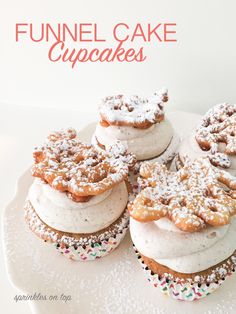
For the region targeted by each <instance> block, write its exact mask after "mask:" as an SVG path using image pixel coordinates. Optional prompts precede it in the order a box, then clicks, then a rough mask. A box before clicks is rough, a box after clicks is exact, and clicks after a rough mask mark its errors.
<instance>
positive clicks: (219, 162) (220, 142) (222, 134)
mask: <svg viewBox="0 0 236 314" xmlns="http://www.w3.org/2000/svg"><path fill="white" fill-rule="evenodd" d="M185 156H187V157H188V158H190V159H192V160H193V159H195V158H198V157H200V156H208V157H209V159H210V161H211V163H212V164H213V165H215V166H216V167H220V168H224V169H225V170H226V171H228V172H230V173H231V174H233V175H236V105H230V104H227V103H223V104H219V105H216V106H214V107H213V108H212V109H210V110H209V111H208V112H207V113H206V114H205V115H204V116H203V118H202V119H201V122H200V124H199V126H198V127H197V128H196V129H195V130H194V132H193V133H192V134H191V135H190V136H189V137H187V138H186V139H185V140H184V141H183V142H182V143H181V145H180V147H179V154H178V156H177V157H176V161H175V163H176V167H177V168H179V167H180V166H181V164H183V163H184V159H185Z"/></svg>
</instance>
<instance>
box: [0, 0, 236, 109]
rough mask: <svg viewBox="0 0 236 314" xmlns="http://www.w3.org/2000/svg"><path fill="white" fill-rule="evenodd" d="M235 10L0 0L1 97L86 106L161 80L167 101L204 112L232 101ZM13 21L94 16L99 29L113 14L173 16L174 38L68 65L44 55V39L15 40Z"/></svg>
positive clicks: (205, 0) (188, 4)
mask: <svg viewBox="0 0 236 314" xmlns="http://www.w3.org/2000/svg"><path fill="white" fill-rule="evenodd" d="M235 11H236V5H235V1H234V0H227V1H223V0H198V1H191V0H190V1H188V0H178V1H174V0H172V1H170V0H163V1H158V0H153V1H151V0H145V1H137V0H136V1H135V0H130V1H125V0H119V1H109V0H107V1H106V0H99V1H80V0H70V1H62V0H50V1H46V0H43V1H42V0H40V1H35V0H18V1H16V0H15V1H13V0H8V1H6V0H5V1H3V0H1V18H0V26H1V33H2V34H1V35H2V36H1V37H2V39H1V59H0V76H1V78H0V100H1V101H2V102H5V103H9V104H10V103H17V104H19V105H20V104H23V105H30V106H44V107H49V106H50V107H55V108H58V107H66V108H69V107H70V108H74V109H75V108H76V109H79V110H81V111H87V112H91V111H95V110H96V107H97V104H98V102H99V100H100V98H101V97H103V96H105V95H109V94H113V93H128V94H135V93H138V94H141V95H149V94H151V93H152V92H153V91H155V90H156V89H158V88H159V87H162V86H167V87H168V88H169V93H170V103H169V108H170V109H180V108H181V109H184V110H192V111H198V112H204V111H205V110H206V108H209V107H211V106H213V105H214V104H216V103H219V102H223V101H228V102H235V98H236V97H235V96H236V91H235V73H236V62H235V50H236V40H235V30H236V19H235ZM17 22H18V23H24V22H26V23H31V22H32V23H33V24H34V25H35V26H36V27H37V25H38V26H39V25H40V23H42V22H44V23H53V22H54V23H58V22H61V23H62V22H65V23H75V22H77V23H79V22H91V23H94V22H96V23H97V24H98V29H99V33H101V35H102V36H103V35H104V36H106V37H109V36H110V34H111V32H112V26H113V25H115V24H116V23H119V22H126V23H128V24H130V25H134V24H135V23H138V22H140V23H142V24H143V25H145V23H148V22H149V23H153V24H156V23H159V22H176V23H177V38H178V43H166V44H164V43H161V44H160V43H158V42H153V43H151V44H149V45H147V46H146V48H145V51H146V54H147V55H148V59H147V61H146V62H144V63H135V62H134V63H107V64H105V63H90V64H89V63H85V64H79V65H77V66H76V67H75V68H74V69H73V70H72V69H71V67H70V65H69V64H64V63H52V62H50V61H49V60H48V58H47V53H48V49H49V47H50V44H49V43H32V42H30V41H28V40H24V41H21V42H19V43H16V42H15V23H17ZM109 44H111V41H109V40H108V42H107V45H109ZM137 45H139V42H137ZM77 46H78V47H79V46H80V44H79V43H78V44H75V47H77Z"/></svg>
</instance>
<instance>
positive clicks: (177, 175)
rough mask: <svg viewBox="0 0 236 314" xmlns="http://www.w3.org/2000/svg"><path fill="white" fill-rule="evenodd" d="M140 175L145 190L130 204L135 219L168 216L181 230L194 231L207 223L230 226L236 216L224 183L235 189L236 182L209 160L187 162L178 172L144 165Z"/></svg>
mask: <svg viewBox="0 0 236 314" xmlns="http://www.w3.org/2000/svg"><path fill="white" fill-rule="evenodd" d="M140 174H141V176H142V178H141V179H140V180H139V181H140V182H141V186H142V187H145V186H146V188H144V189H143V191H141V192H140V194H139V195H138V196H137V197H136V199H135V200H134V202H133V203H131V205H130V211H131V216H132V217H133V218H134V219H137V220H139V221H144V222H145V221H150V220H157V219H160V218H161V217H164V216H166V215H167V216H168V217H169V218H170V219H171V220H172V221H173V222H174V223H175V225H176V226H177V227H179V228H180V229H181V230H183V231H188V232H193V231H198V230H200V229H202V228H204V227H205V226H206V224H211V225H215V226H217V225H224V224H227V223H229V219H230V216H231V215H234V214H235V208H236V200H235V199H234V196H233V195H232V193H230V192H226V191H224V189H223V187H222V183H223V184H225V185H226V186H227V187H228V189H229V190H231V189H232V190H236V179H235V177H233V176H231V175H230V174H229V173H226V172H224V171H222V170H219V169H217V168H215V167H213V166H212V165H211V164H210V162H209V160H208V159H207V158H200V159H198V160H195V161H194V162H190V161H189V160H187V161H186V163H185V165H184V167H183V168H181V169H180V170H179V171H178V172H170V171H168V170H167V168H166V167H165V166H164V165H159V164H158V163H144V164H143V165H142V166H141V169H140Z"/></svg>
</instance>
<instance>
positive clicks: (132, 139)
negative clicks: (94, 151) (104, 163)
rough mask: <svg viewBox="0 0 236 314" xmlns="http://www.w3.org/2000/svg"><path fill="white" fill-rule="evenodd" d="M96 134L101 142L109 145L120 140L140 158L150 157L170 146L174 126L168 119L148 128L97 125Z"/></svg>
mask: <svg viewBox="0 0 236 314" xmlns="http://www.w3.org/2000/svg"><path fill="white" fill-rule="evenodd" d="M95 136H96V138H97V140H98V141H99V143H100V144H102V145H105V146H108V145H111V144H114V143H115V142H116V141H117V140H119V141H120V142H121V143H122V144H123V145H125V146H126V147H127V149H128V152H131V153H133V154H135V155H136V158H137V159H138V160H144V159H150V158H153V157H156V156H158V155H160V154H161V153H163V151H164V150H165V149H166V148H167V147H168V145H169V143H170V141H171V139H172V136H173V128H172V125H171V123H170V122H169V120H168V119H165V120H164V121H162V122H160V123H156V124H154V125H152V126H151V127H150V128H148V129H137V128H132V127H128V126H127V127H126V126H114V125H111V126H109V127H103V126H101V125H100V123H99V124H98V125H97V127H96V131H95Z"/></svg>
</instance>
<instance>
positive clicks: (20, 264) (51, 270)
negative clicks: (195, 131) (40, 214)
mask: <svg viewBox="0 0 236 314" xmlns="http://www.w3.org/2000/svg"><path fill="white" fill-rule="evenodd" d="M199 117H200V116H198V115H194V114H189V113H180V112H175V113H171V114H169V118H170V119H171V120H172V122H173V123H174V126H175V127H176V128H177V130H178V132H179V134H180V136H182V135H183V134H184V135H187V134H188V133H189V132H190V130H191V129H192V128H193V127H194V126H195V124H196V122H197V120H198V119H199ZM94 127H95V124H90V125H88V127H86V128H85V129H83V130H81V131H80V132H79V133H80V137H81V138H82V139H84V140H87V141H89V139H90V137H91V134H92V132H93V130H94ZM31 182H32V177H31V176H30V173H29V171H26V172H25V173H24V174H23V175H22V177H21V178H20V179H19V181H18V185H17V193H16V196H15V198H14V199H13V200H12V202H11V203H10V204H9V205H8V206H7V208H6V209H5V212H4V239H3V241H4V251H5V257H6V264H7V270H8V275H9V278H10V280H11V282H12V283H13V285H15V286H16V287H17V288H19V289H20V290H21V293H20V294H27V295H34V293H37V294H38V293H41V295H42V296H44V295H46V296H47V298H49V296H50V295H52V296H54V295H57V296H58V297H59V298H60V296H61V294H64V295H70V296H71V298H72V300H71V301H68V302H67V303H65V302H62V301H49V300H47V301H43V300H41V301H33V302H31V307H32V309H33V312H34V313H40V314H42V313H50V314H53V313H56V314H60V313H63V314H64V313H83V314H86V313H96V314H100V313H122V314H123V313H132V314H136V313H142V314H143V313H145V314H146V313H148V314H149V313H162V314H164V313H171V314H173V313H190V312H191V313H192V314H194V313H211V314H213V313H217V314H219V313H224V314H226V313H235V312H236V290H235V284H236V276H232V277H231V278H230V279H228V280H227V281H226V283H225V284H223V286H222V287H221V288H220V289H218V290H217V291H216V292H215V293H213V294H212V295H210V296H208V297H207V298H205V299H203V300H200V301H196V302H190V303H187V302H180V301H175V300H172V299H170V298H168V297H167V296H164V295H163V294H162V293H161V292H160V291H159V289H158V288H154V287H152V286H151V285H150V284H149V282H148V281H147V280H146V278H145V276H144V274H143V272H142V269H141V267H140V265H139V263H138V261H137V259H136V257H135V254H134V252H133V249H132V245H131V240H130V236H129V234H128V235H127V236H126V237H125V240H124V241H123V242H122V243H121V245H120V246H119V247H118V249H116V250H115V251H114V252H113V253H111V254H109V255H108V256H107V257H104V258H102V259H100V260H97V261H93V262H85V263H82V262H73V261H70V260H68V259H66V258H65V257H63V256H60V255H59V254H58V253H57V252H56V250H55V249H54V248H53V247H52V246H51V245H49V244H46V243H44V242H42V240H40V239H38V238H37V237H36V236H35V235H34V234H33V233H32V232H31V231H30V230H29V229H28V227H27V225H26V224H25V223H24V217H23V216H24V215H23V203H24V200H25V197H26V194H27V191H28V188H29V186H30V184H31Z"/></svg>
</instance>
